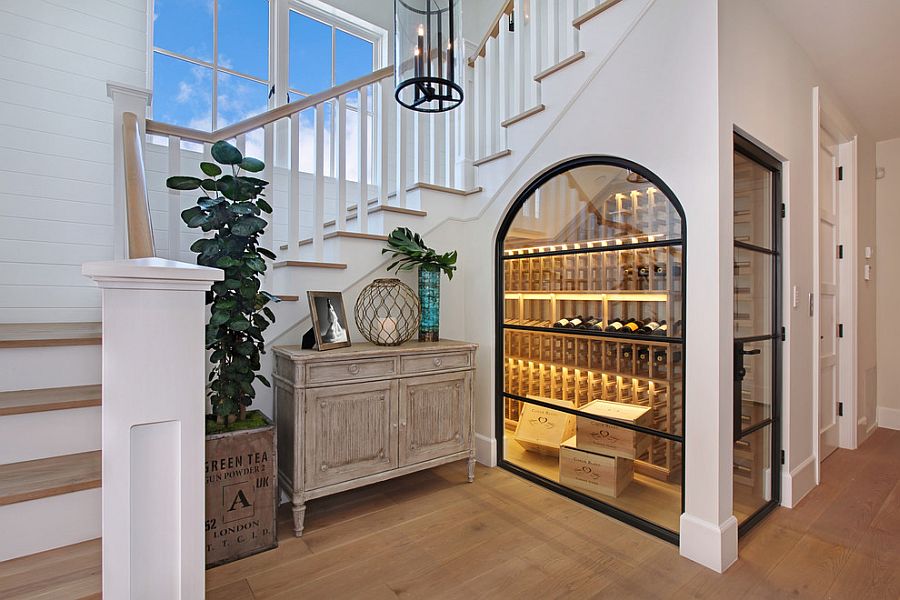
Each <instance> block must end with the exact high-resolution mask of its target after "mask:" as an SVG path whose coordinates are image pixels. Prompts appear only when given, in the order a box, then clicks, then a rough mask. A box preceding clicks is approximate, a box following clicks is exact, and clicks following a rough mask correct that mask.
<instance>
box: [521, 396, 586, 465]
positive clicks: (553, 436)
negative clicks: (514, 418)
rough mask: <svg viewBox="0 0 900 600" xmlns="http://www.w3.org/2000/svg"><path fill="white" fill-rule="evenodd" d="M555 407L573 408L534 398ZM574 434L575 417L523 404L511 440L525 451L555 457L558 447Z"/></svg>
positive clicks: (556, 401) (570, 404)
mask: <svg viewBox="0 0 900 600" xmlns="http://www.w3.org/2000/svg"><path fill="white" fill-rule="evenodd" d="M529 397H530V398H534V399H536V400H541V401H543V402H547V403H550V404H555V405H557V406H564V407H566V408H574V407H573V406H572V403H571V402H565V401H562V400H553V399H550V398H535V397H534V396H529ZM574 434H575V417H574V416H572V415H569V414H566V413H562V412H559V411H556V410H551V409H549V408H544V407H543V406H537V405H535V404H528V403H524V405H523V406H522V411H521V413H520V414H519V424H518V425H517V426H516V432H515V434H514V436H513V438H514V439H515V440H516V441H517V442H518V443H519V444H520V445H521V446H522V447H523V448H525V449H526V450H530V451H532V452H538V453H540V454H549V455H551V456H556V455H558V454H559V445H560V444H561V443H562V442H563V441H564V440H567V439H569V438H570V437H572V436H573V435H574Z"/></svg>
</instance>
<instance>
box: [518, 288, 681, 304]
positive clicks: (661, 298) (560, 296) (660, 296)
mask: <svg viewBox="0 0 900 600" xmlns="http://www.w3.org/2000/svg"><path fill="white" fill-rule="evenodd" d="M504 298H505V299H506V300H577V301H585V300H588V301H596V302H667V301H668V300H669V293H668V292H665V291H656V290H627V291H626V290H623V291H609V290H604V291H597V290H569V291H558V292H557V291H534V292H529V291H512V292H504Z"/></svg>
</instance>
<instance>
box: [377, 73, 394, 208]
mask: <svg viewBox="0 0 900 600" xmlns="http://www.w3.org/2000/svg"><path fill="white" fill-rule="evenodd" d="M391 81H393V80H392V79H382V80H381V81H380V82H379V83H378V88H379V89H380V90H381V102H380V105H379V107H378V124H379V128H378V131H379V141H380V146H381V151H380V152H379V160H378V167H379V176H378V203H379V204H381V205H382V206H384V205H386V204H387V199H388V183H389V179H390V175H389V172H388V168H389V166H390V159H389V157H390V150H389V148H390V146H389V144H390V137H391V111H390V108H389V107H390V106H391V102H392V96H393V90H392V88H391V86H390V84H389V82H391Z"/></svg>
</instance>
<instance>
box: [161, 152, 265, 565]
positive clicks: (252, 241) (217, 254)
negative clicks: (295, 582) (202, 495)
mask: <svg viewBox="0 0 900 600" xmlns="http://www.w3.org/2000/svg"><path fill="white" fill-rule="evenodd" d="M212 157H213V159H214V160H215V161H216V163H218V164H216V163H211V162H201V163H200V170H201V171H202V172H203V174H204V175H205V177H203V178H200V177H185V176H178V177H170V178H169V179H168V180H167V181H166V185H167V186H168V187H169V188H171V189H174V190H182V191H190V190H200V191H201V192H202V196H200V197H199V198H198V199H197V203H196V205H195V206H192V207H191V208H188V209H187V210H185V211H183V212H182V213H181V218H182V220H183V221H184V222H185V223H186V224H187V226H188V227H191V228H199V229H200V230H202V231H204V232H215V233H214V235H213V236H212V237H203V238H200V239H199V240H197V241H195V242H194V243H193V244H192V245H191V250H192V251H193V252H196V253H197V254H198V256H197V263H198V264H200V265H204V266H208V267H217V268H220V269H223V270H224V271H225V279H224V280H223V281H219V282H216V283H215V284H214V285H213V286H212V290H211V292H210V293H209V294H207V304H209V305H211V311H210V318H209V322H208V323H207V325H206V348H207V350H209V351H210V356H209V360H210V363H211V369H210V372H209V388H208V393H207V396H208V399H209V405H210V407H211V409H212V411H211V414H210V415H208V417H207V420H206V542H207V545H206V562H207V566H208V567H210V566H215V565H218V564H222V563H225V562H230V561H232V560H237V559H238V558H242V557H244V556H248V555H250V554H255V553H257V552H261V551H263V550H268V549H270V548H274V547H275V546H276V545H277V541H276V537H275V508H276V494H277V487H278V486H277V485H276V481H277V475H276V474H277V468H276V462H275V427H274V425H273V423H272V421H271V420H269V419H268V418H267V417H266V415H264V414H263V413H262V412H261V411H258V410H253V411H248V410H247V407H249V406H250V405H251V404H252V402H253V398H254V397H255V395H256V393H255V391H254V389H253V383H254V382H255V381H259V382H260V383H262V384H263V385H265V386H269V382H268V381H267V380H266V378H265V377H264V376H262V375H260V374H259V373H258V372H257V371H259V368H260V354H262V353H263V352H265V343H264V338H263V332H264V331H265V330H266V328H267V327H268V326H269V325H270V323H272V322H274V321H275V315H274V314H273V313H272V310H271V309H270V308H269V307H268V306H266V305H267V304H268V303H269V301H270V300H272V299H273V296H271V295H269V294H267V293H265V292H263V291H261V290H260V285H261V277H262V275H263V273H265V271H266V262H265V258H275V255H274V254H273V253H272V252H271V251H270V250H267V249H265V248H262V247H260V245H259V238H260V236H261V235H262V234H263V232H264V231H265V228H266V226H267V225H268V222H267V221H266V219H264V218H263V217H262V214H263V213H265V214H269V213H271V212H272V207H271V206H270V205H269V204H268V202H266V200H265V199H264V197H263V195H264V194H263V192H264V190H265V188H266V186H267V185H268V182H266V181H263V180H262V179H259V178H257V177H253V176H252V174H253V173H258V172H260V171H262V170H263V168H264V166H265V165H264V164H263V163H262V162H261V161H259V160H257V159H255V158H249V157H244V156H243V155H242V154H241V152H240V151H239V150H238V149H237V148H235V147H234V146H232V145H231V144H229V143H227V142H216V143H215V144H214V145H213V147H212ZM223 173H224V174H223Z"/></svg>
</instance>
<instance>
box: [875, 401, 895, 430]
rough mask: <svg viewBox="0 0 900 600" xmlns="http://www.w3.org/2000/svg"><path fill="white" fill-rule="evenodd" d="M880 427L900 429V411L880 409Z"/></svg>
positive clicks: (882, 407)
mask: <svg viewBox="0 0 900 600" xmlns="http://www.w3.org/2000/svg"><path fill="white" fill-rule="evenodd" d="M878 427H884V428H886V429H900V410H898V409H896V408H886V407H884V406H879V407H878Z"/></svg>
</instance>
